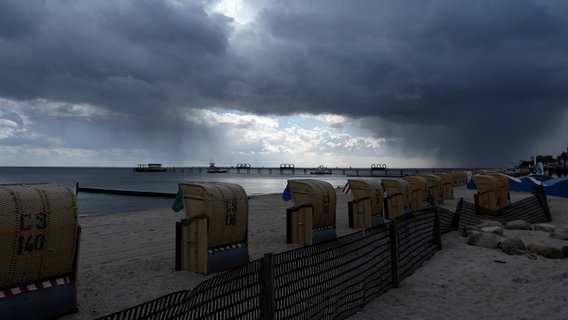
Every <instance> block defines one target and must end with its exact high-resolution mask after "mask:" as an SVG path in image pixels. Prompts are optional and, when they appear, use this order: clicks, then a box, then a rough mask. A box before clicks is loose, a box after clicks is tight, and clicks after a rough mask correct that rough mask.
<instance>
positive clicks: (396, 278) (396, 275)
mask: <svg viewBox="0 0 568 320" xmlns="http://www.w3.org/2000/svg"><path fill="white" fill-rule="evenodd" d="M390 249H391V269H392V270H391V271H392V287H393V288H400V268H399V263H398V262H399V261H398V232H397V230H396V221H395V220H394V219H393V220H391V221H390Z"/></svg>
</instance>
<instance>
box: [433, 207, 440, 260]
mask: <svg viewBox="0 0 568 320" xmlns="http://www.w3.org/2000/svg"><path fill="white" fill-rule="evenodd" d="M432 231H433V232H434V234H433V236H434V243H435V244H436V250H442V232H441V231H440V215H439V214H438V207H434V230H432Z"/></svg>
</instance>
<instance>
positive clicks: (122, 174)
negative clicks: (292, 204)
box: [0, 167, 347, 215]
mask: <svg viewBox="0 0 568 320" xmlns="http://www.w3.org/2000/svg"><path fill="white" fill-rule="evenodd" d="M300 178H316V179H320V180H324V181H327V182H329V183H331V184H332V185H333V186H334V187H343V185H344V184H345V183H346V182H347V177H346V176H344V175H325V176H314V175H298V174H296V175H279V174H272V175H269V174H242V173H241V174H207V173H199V174H197V173H196V174H193V173H187V172H186V173H181V172H177V173H176V172H159V173H140V172H134V171H133V170H132V168H76V167H71V168H65V167H48V168H46V167H0V184H10V183H39V182H47V183H58V184H63V185H66V186H69V187H70V188H72V190H73V191H75V186H76V183H77V182H79V185H80V186H81V187H90V188H106V189H122V190H137V191H152V192H167V193H176V192H177V189H178V183H179V182H200V181H201V182H203V181H220V182H230V183H236V184H239V185H241V186H242V187H243V189H244V190H245V191H246V193H247V194H248V195H258V194H268V193H281V192H282V191H283V190H284V188H285V187H286V184H287V180H288V179H300ZM172 202H173V199H163V198H150V197H134V196H122V195H107V194H95V193H87V192H80V193H79V194H78V195H77V206H78V208H79V214H80V215H91V214H101V213H113V212H127V211H139V210H149V209H157V208H169V207H170V206H171V204H172Z"/></svg>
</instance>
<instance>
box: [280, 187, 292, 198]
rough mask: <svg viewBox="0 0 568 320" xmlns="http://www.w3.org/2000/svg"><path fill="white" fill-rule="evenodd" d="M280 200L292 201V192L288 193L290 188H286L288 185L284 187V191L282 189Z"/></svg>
mask: <svg viewBox="0 0 568 320" xmlns="http://www.w3.org/2000/svg"><path fill="white" fill-rule="evenodd" d="M282 200H284V201H290V200H292V192H290V188H288V185H286V189H284V192H282Z"/></svg>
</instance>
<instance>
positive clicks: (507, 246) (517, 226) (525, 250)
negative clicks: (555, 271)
mask: <svg viewBox="0 0 568 320" xmlns="http://www.w3.org/2000/svg"><path fill="white" fill-rule="evenodd" d="M555 229H556V228H555V226H554V225H552V224H548V223H538V224H530V223H528V222H527V221H522V220H515V221H509V222H507V223H505V224H502V223H500V222H498V221H491V220H483V221H481V223H479V224H478V225H475V226H469V227H467V228H465V230H464V233H465V236H467V238H468V240H467V243H468V244H470V245H473V246H478V247H483V248H491V249H494V248H499V249H501V250H502V251H503V252H505V253H507V254H510V255H518V254H525V255H527V256H528V257H529V258H533V259H535V258H536V255H540V256H543V257H546V258H550V259H563V258H568V246H563V247H561V248H557V247H552V246H544V245H538V244H528V245H527V244H525V242H524V241H523V240H522V239H520V238H507V237H505V236H504V235H503V230H533V231H539V232H548V233H549V234H550V237H551V238H555V239H561V240H568V230H564V231H562V232H556V230H555Z"/></svg>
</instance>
